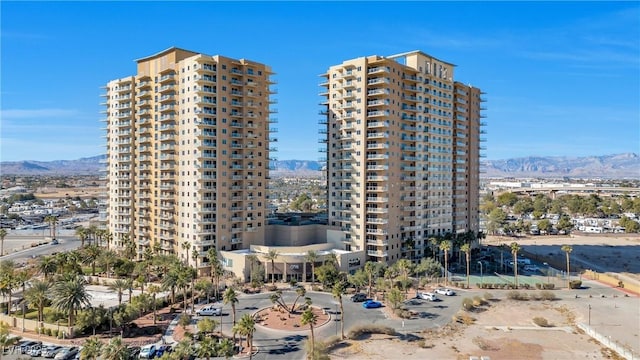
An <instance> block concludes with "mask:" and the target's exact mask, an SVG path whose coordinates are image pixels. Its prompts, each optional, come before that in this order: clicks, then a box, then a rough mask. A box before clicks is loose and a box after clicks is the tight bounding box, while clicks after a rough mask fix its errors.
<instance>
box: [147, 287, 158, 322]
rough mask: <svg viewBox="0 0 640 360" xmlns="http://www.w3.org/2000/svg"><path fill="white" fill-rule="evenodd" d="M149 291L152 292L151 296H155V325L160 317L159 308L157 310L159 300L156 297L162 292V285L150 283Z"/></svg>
mask: <svg viewBox="0 0 640 360" xmlns="http://www.w3.org/2000/svg"><path fill="white" fill-rule="evenodd" d="M147 292H148V293H149V294H151V296H152V297H153V325H155V324H156V320H157V317H158V316H157V310H156V307H157V306H158V300H157V299H156V296H157V295H158V293H159V292H160V286H158V285H155V284H152V285H149V288H148V289H147Z"/></svg>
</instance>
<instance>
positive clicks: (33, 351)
mask: <svg viewBox="0 0 640 360" xmlns="http://www.w3.org/2000/svg"><path fill="white" fill-rule="evenodd" d="M43 349H44V346H42V345H35V346H32V347H31V348H30V349H29V351H27V354H29V356H31V357H40V356H42V350H43Z"/></svg>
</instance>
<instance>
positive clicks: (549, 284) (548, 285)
mask: <svg viewBox="0 0 640 360" xmlns="http://www.w3.org/2000/svg"><path fill="white" fill-rule="evenodd" d="M555 287H556V284H552V283H548V284H542V288H543V289H545V290H553V289H555Z"/></svg>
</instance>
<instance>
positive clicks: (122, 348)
mask: <svg viewBox="0 0 640 360" xmlns="http://www.w3.org/2000/svg"><path fill="white" fill-rule="evenodd" d="M130 353H131V351H130V349H129V347H128V346H127V344H125V343H124V342H123V341H122V337H120V336H118V337H114V338H112V339H111V340H109V344H107V346H106V347H105V348H104V350H103V351H102V357H103V358H104V359H108V360H129V356H130Z"/></svg>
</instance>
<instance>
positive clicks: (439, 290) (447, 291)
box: [435, 288, 456, 296]
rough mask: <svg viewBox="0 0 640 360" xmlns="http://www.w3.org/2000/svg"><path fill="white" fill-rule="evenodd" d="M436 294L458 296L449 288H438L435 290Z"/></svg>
mask: <svg viewBox="0 0 640 360" xmlns="http://www.w3.org/2000/svg"><path fill="white" fill-rule="evenodd" d="M435 293H436V294H440V295H446V296H453V295H455V294H456V293H455V291H453V290H451V289H447V288H437V289H436V290H435Z"/></svg>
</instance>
